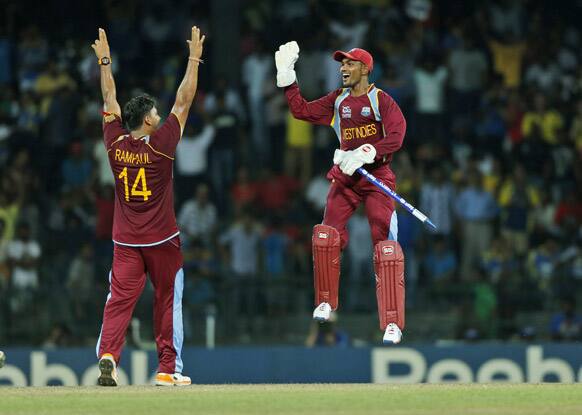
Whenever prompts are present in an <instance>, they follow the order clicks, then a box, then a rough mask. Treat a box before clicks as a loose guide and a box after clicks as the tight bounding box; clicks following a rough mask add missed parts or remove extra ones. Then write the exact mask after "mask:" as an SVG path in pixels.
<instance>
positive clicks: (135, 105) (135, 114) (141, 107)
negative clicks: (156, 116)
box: [122, 94, 156, 131]
mask: <svg viewBox="0 0 582 415" xmlns="http://www.w3.org/2000/svg"><path fill="white" fill-rule="evenodd" d="M155 106H156V100H155V99H153V98H152V97H151V96H149V95H147V94H143V95H138V96H137V97H134V98H132V99H130V100H129V101H128V102H127V104H125V106H124V107H123V114H122V115H123V120H124V122H125V127H126V128H127V129H128V130H129V131H133V130H137V129H138V128H139V127H141V124H142V123H143V119H144V117H145V116H146V115H147V114H148V113H149V112H150V111H151V110H152V108H153V107H155Z"/></svg>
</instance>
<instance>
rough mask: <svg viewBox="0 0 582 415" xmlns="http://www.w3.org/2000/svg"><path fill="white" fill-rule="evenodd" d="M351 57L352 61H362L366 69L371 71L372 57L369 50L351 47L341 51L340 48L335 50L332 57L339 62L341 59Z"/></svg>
mask: <svg viewBox="0 0 582 415" xmlns="http://www.w3.org/2000/svg"><path fill="white" fill-rule="evenodd" d="M345 58H347V59H351V60H353V61H358V62H362V63H363V64H364V65H366V66H367V67H368V70H369V71H370V72H372V70H373V69H374V58H372V55H370V52H368V51H366V50H364V49H360V48H353V49H351V50H349V51H348V52H342V51H341V50H336V51H335V52H334V53H333V59H334V60H336V61H338V62H341V61H342V59H345Z"/></svg>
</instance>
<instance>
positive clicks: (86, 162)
mask: <svg viewBox="0 0 582 415" xmlns="http://www.w3.org/2000/svg"><path fill="white" fill-rule="evenodd" d="M92 171H93V163H92V162H91V160H90V159H89V158H87V157H86V156H85V155H84V154H83V145H82V144H81V143H80V142H74V143H71V147H70V153H69V157H67V158H66V159H65V160H64V161H63V168H62V175H63V189H65V190H74V189H78V188H86V187H87V186H88V185H89V182H90V180H91V178H92Z"/></svg>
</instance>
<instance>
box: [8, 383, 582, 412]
mask: <svg viewBox="0 0 582 415" xmlns="http://www.w3.org/2000/svg"><path fill="white" fill-rule="evenodd" d="M0 414H10V415H19V414H36V415H44V414H51V415H52V414H54V415H68V414H75V415H77V414H116V415H133V414H171V415H179V414H204V415H213V414H234V415H238V414H269V415H277V414H288V415H299V414H310V415H311V414H315V415H326V414H329V415H340V414H345V415H360V414H362V415H363V414H366V415H374V414H391V415H437V414H438V415H441V414H444V415H455V414H459V415H460V414H463V415H481V414H483V415H485V414H487V415H488V414H495V415H497V414H507V415H520V414H523V415H541V414H551V415H575V414H582V385H579V384H574V385H572V384H570V385H560V384H543V385H502V384H495V385H450V384H449V385H406V386H404V385H403V386H393V385H361V384H358V385H356V384H351V385H338V384H312V385H220V386H208V385H203V386H197V385H195V386H191V387H185V388H159V387H158V388H156V387H154V386H126V387H119V388H98V387H43V388H33V387H28V388H12V387H1V388H0Z"/></svg>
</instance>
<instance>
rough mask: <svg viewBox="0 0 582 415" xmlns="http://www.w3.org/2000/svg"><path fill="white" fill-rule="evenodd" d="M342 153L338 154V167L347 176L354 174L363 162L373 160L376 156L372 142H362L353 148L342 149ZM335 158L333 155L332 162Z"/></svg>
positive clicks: (367, 162)
mask: <svg viewBox="0 0 582 415" xmlns="http://www.w3.org/2000/svg"><path fill="white" fill-rule="evenodd" d="M340 151H341V150H340ZM336 153H337V150H336ZM344 153H345V154H344V155H343V156H340V157H341V161H340V163H339V167H340V170H341V171H342V172H343V173H344V174H347V175H348V176H351V175H352V174H354V172H355V171H356V170H357V169H359V168H360V167H362V166H363V165H364V164H370V163H372V162H374V158H376V148H375V147H374V146H373V145H372V144H363V145H361V146H360V147H358V148H356V149H355V150H349V151H344ZM335 159H336V158H335V155H334V158H333V160H334V163H335Z"/></svg>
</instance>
